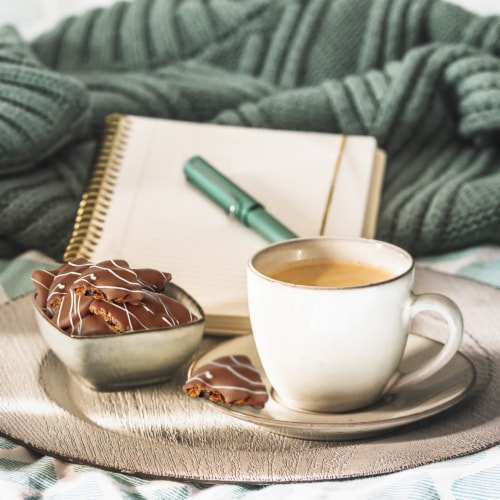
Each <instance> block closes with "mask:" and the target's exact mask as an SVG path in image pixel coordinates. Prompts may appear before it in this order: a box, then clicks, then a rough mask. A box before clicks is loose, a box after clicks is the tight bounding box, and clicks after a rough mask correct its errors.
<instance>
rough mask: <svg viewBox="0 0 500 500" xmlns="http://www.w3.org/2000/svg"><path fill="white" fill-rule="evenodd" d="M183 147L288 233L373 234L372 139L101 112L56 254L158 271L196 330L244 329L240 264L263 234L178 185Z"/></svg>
mask: <svg viewBox="0 0 500 500" xmlns="http://www.w3.org/2000/svg"><path fill="white" fill-rule="evenodd" d="M194 155H200V156H202V157H204V158H205V159H206V160H207V161H209V162H210V163H211V164H212V165H214V166H216V167H217V168H218V169H219V170H220V171H221V172H222V173H223V174H224V175H226V176H227V177H229V178H230V179H232V180H233V181H234V182H235V183H237V184H238V185H239V186H240V187H241V188H243V189H244V190H245V191H247V192H248V193H249V194H251V195H253V196H254V197H255V198H257V199H258V201H259V202H261V203H262V204H263V205H264V206H265V207H266V209H267V210H268V211H269V212H270V213H271V214H273V215H274V216H275V217H276V218H278V220H280V221H281V222H283V223H284V224H285V225H286V226H288V227H289V228H290V229H291V230H292V231H294V232H295V233H296V234H298V235H299V236H313V235H321V234H324V235H339V236H365V237H373V236H374V234H375V229H376V223H377V213H378V206H379V198H380V191H381V186H382V180H383V173H384V166H385V154H384V152H383V151H381V150H380V149H379V148H377V144H376V141H375V139H374V138H373V137H366V136H344V135H337V134H328V133H317V132H296V131H283V130H269V129H256V128H245V127H233V126H226V125H215V124H204V123H193V122H183V121H176V120H167V119H159V118H149V117H141V116H133V115H110V116H109V117H107V121H106V127H105V132H104V135H103V138H102V145H101V150H100V154H99V156H98V158H97V160H96V164H95V168H94V173H93V176H92V179H91V181H90V183H89V185H88V188H87V190H86V192H85V194H84V195H83V197H82V200H81V203H80V207H79V210H78V214H77V217H76V220H75V225H74V229H73V234H72V237H71V240H70V242H69V243H68V246H67V249H66V253H65V257H64V259H65V260H66V261H68V260H73V259H75V258H77V257H86V258H87V259H90V260H93V261H99V260H106V259H109V258H122V259H125V260H127V261H128V262H129V264H130V265H131V266H132V267H154V268H157V269H160V270H162V271H168V272H170V273H171V274H172V276H173V281H174V282H175V283H176V284H177V285H179V286H180V287H182V288H184V289H185V290H186V291H187V292H188V293H190V294H191V295H192V296H193V297H194V298H195V299H196V300H197V301H198V302H199V303H200V304H201V306H202V308H203V309H204V311H205V314H206V317H207V321H206V332H207V333H214V334H223V335H224V334H243V333H249V332H250V321H249V318H248V309H247V298H246V263H247V260H248V258H249V257H250V256H251V255H252V254H253V253H254V252H256V251H257V250H259V249H260V248H263V247H264V246H265V245H267V244H268V242H267V241H265V240H264V239H263V238H262V237H261V236H260V235H259V234H257V233H255V232H254V231H252V230H251V229H249V228H248V227H246V226H244V225H243V224H241V223H240V222H238V221H237V220H234V219H232V218H230V217H228V215H227V214H226V213H225V212H224V211H223V210H222V209H221V208H220V207H218V206H217V205H215V204H214V203H213V202H212V201H211V200H209V199H208V198H206V197H205V196H204V195H203V194H201V193H200V192H199V191H198V190H197V189H196V188H195V187H193V186H192V185H191V184H189V183H188V181H187V180H186V179H185V177H184V174H183V165H184V164H185V162H186V161H187V160H188V159H189V158H190V157H192V156H194Z"/></svg>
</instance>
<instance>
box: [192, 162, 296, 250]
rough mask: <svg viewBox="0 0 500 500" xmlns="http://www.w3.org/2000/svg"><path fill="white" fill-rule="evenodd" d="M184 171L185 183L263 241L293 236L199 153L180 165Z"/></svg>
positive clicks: (294, 236) (273, 240)
mask: <svg viewBox="0 0 500 500" xmlns="http://www.w3.org/2000/svg"><path fill="white" fill-rule="evenodd" d="M184 174H185V176H186V178H187V179H188V181H189V182H191V183H192V184H193V185H194V186H196V187H197V188H198V189H199V190H200V191H201V192H202V193H204V194H205V195H206V196H208V197H209V198H210V199H211V200H213V201H215V203H217V204H218V205H219V206H220V207H222V208H223V209H224V210H225V211H226V212H227V213H228V215H229V216H232V217H235V218H236V219H238V220H239V221H241V222H242V223H243V224H244V225H245V226H248V227H251V228H252V229H254V230H255V231H257V232H258V233H259V234H260V235H261V236H263V237H264V238H265V239H266V240H267V241H270V242H271V243H274V242H276V241H282V240H288V239H291V238H296V237H297V235H296V234H295V233H293V232H292V231H290V229H288V228H287V227H285V226H284V225H283V224H282V223H281V222H279V221H278V220H277V219H275V218H274V217H273V216H272V215H271V214H270V213H269V212H267V211H266V209H265V208H264V207H263V205H262V204H261V203H259V202H258V201H257V200H256V199H255V198H253V197H252V196H250V195H249V194H248V193H246V192H245V191H243V190H242V189H241V188H239V187H238V186H237V185H236V184H234V182H232V181H231V180H229V179H228V178H227V177H226V176H225V175H223V174H221V173H220V172H219V171H217V170H216V169H215V168H214V167H213V166H212V165H210V164H209V163H208V162H207V161H205V160H204V159H203V158H201V157H199V156H193V157H192V158H190V159H189V160H188V161H187V162H186V164H185V165H184Z"/></svg>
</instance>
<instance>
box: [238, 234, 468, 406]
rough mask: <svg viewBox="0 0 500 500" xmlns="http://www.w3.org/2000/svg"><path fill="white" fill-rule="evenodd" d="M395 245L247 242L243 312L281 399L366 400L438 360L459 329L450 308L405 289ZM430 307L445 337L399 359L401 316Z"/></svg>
mask: <svg viewBox="0 0 500 500" xmlns="http://www.w3.org/2000/svg"><path fill="white" fill-rule="evenodd" d="M413 280H414V261H413V259H412V257H411V255H410V254H409V253H408V252H406V251H405V250H403V249H401V248H399V247H397V246H395V245H392V244H389V243H385V242H382V241H376V240H370V239H364V238H330V237H316V238H297V239H292V240H287V241H283V242H280V243H275V244H273V245H270V246H268V247H266V248H264V249H263V250H261V251H259V252H257V253H256V254H255V255H254V256H253V257H252V258H251V259H250V261H249V264H248V269H247V283H248V304H249V311H250V321H251V325H252V332H253V336H254V339H255V344H256V347H257V351H258V354H259V357H260V360H261V362H262V365H263V367H264V370H265V372H266V375H267V377H268V379H269V381H270V383H271V385H272V386H273V389H274V391H275V392H276V393H277V396H278V398H279V399H280V401H281V402H282V403H283V404H284V405H286V406H289V407H291V408H294V409H299V410H307V411H316V412H340V411H350V410H355V409H360V408H363V407H366V406H369V405H371V404H373V403H375V402H376V401H378V400H379V399H381V398H382V397H383V396H384V395H386V394H388V393H389V392H398V391H401V390H404V389H405V387H408V386H410V385H412V384H416V383H418V382H420V381H422V380H424V379H426V378H428V377H430V376H432V375H433V374H434V373H436V372H437V371H438V370H440V369H441V368H443V367H444V366H445V365H446V364H447V363H448V362H449V361H450V359H451V358H452V357H453V356H454V355H455V353H456V352H457V350H458V348H459V346H460V343H461V341H462V335H463V321H462V315H461V313H460V310H459V309H458V307H457V306H456V304H455V303H454V302H452V301H451V300H450V299H449V298H447V297H445V296H443V295H439V294H432V293H428V294H420V295H415V294H414V293H413V292H412V286H413ZM427 310H429V311H434V312H437V313H438V314H440V315H441V316H442V317H443V318H444V319H445V320H446V322H447V324H448V331H449V334H448V339H447V342H446V343H445V344H444V345H443V347H442V348H441V350H440V351H439V352H438V353H437V354H436V355H435V356H434V357H432V358H431V359H429V360H428V361H426V362H425V363H424V364H423V365H422V366H420V367H418V368H416V369H415V370H413V371H410V372H409V373H402V372H401V371H400V370H399V366H400V364H401V361H402V359H403V355H404V350H405V346H406V342H407V338H408V334H409V331H410V324H411V320H412V319H413V318H414V317H415V316H416V315H417V314H419V313H421V312H423V311H427Z"/></svg>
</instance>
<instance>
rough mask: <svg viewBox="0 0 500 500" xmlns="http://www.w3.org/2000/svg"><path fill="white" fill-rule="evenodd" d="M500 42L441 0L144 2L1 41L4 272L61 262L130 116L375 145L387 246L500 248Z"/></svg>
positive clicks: (11, 33) (0, 33) (490, 27)
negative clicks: (109, 118) (115, 125)
mask: <svg viewBox="0 0 500 500" xmlns="http://www.w3.org/2000/svg"><path fill="white" fill-rule="evenodd" d="M0 21H1V20H0ZM499 35H500V19H499V18H498V17H494V16H492V17H481V16H478V15H475V14H472V13H469V12H467V11H465V10H463V9H461V8H460V7H458V6H456V5H452V4H448V3H445V2H442V1H438V0H376V1H372V0H246V1H244V2H242V1H237V0H212V1H210V2H207V1H203V0H179V1H175V2H174V1H166V0H135V1H132V2H117V3H115V4H113V5H112V6H110V7H107V8H101V9H94V10H91V11H88V12H86V13H84V14H81V15H78V16H74V17H71V18H68V19H67V20H64V21H62V22H61V23H60V24H58V25H57V26H55V27H54V28H53V29H52V30H50V31H48V32H46V33H44V34H42V35H40V36H38V37H37V38H36V39H34V40H31V41H29V43H28V42H27V41H26V40H23V39H22V38H21V37H20V36H19V34H18V32H17V31H16V29H15V28H13V27H12V26H3V27H0V137H1V141H0V257H3V258H8V257H12V256H14V255H17V254H19V253H20V252H23V251H25V250H29V249H37V250H39V251H41V252H43V253H44V254H46V255H50V256H51V257H53V258H55V259H60V258H61V256H62V253H63V251H64V247H65V245H66V243H67V241H68V239H69V236H70V233H71V229H72V221H73V219H74V216H75V212H76V210H77V205H78V202H79V199H80V196H81V194H82V191H83V189H84V187H85V184H86V182H87V179H88V176H89V173H90V171H91V167H92V162H93V158H94V154H95V151H96V145H97V140H98V138H99V134H100V132H101V129H102V124H103V119H104V116H106V115H107V114H109V113H113V112H119V113H132V114H140V115H148V116H155V117H166V118H173V119H182V120H191V121H199V122H214V123H220V124H231V125H241V126H250V127H270V128H281V129H298V130H315V131H324V132H343V133H349V134H370V135H373V136H375V137H376V138H377V140H378V141H379V144H380V146H381V147H383V148H384V149H386V150H387V153H388V164H387V174H386V178H385V183H384V188H383V197H382V203H381V212H380V218H379V225H378V233H377V237H378V238H380V239H384V240H389V241H392V242H395V243H397V244H400V245H402V246H403V247H405V248H407V249H408V250H410V251H411V252H412V253H413V254H414V255H430V254H435V253H439V252H444V251H450V250H458V249H461V248H466V247H469V246H471V245H477V244H484V243H498V242H499V241H500V231H499V229H500V203H499V201H498V200H499V197H498V193H499V192H500V161H499V160H500V156H499V149H498V143H499V142H500V141H499V137H500V134H499V130H500V112H499V111H500V60H499V57H498V56H499V55H500V42H499V39H500V37H499ZM172 147H175V145H174V144H172ZM221 147H223V145H221ZM311 161H314V159H311Z"/></svg>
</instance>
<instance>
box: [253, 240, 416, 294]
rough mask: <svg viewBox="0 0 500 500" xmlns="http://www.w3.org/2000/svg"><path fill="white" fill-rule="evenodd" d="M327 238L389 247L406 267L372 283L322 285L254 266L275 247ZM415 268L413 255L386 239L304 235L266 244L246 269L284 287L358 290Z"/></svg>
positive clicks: (378, 284) (400, 276)
mask: <svg viewBox="0 0 500 500" xmlns="http://www.w3.org/2000/svg"><path fill="white" fill-rule="evenodd" d="M320 239H322V240H329V241H339V242H351V243H354V242H359V243H362V244H367V245H380V246H383V247H386V248H389V249H391V250H393V251H395V252H398V253H400V254H402V255H403V256H404V257H406V258H407V259H408V261H409V265H408V267H407V268H406V269H405V270H404V271H402V272H399V273H396V274H395V275H394V276H391V277H390V278H388V279H385V280H381V281H376V282H374V283H363V284H360V285H351V286H324V285H302V284H297V283H288V282H286V281H280V280H277V279H276V278H272V277H270V276H268V275H266V274H264V273H263V272H261V271H259V270H258V269H257V267H256V266H255V264H254V263H255V260H257V259H258V258H259V257H260V256H262V255H263V254H265V253H267V252H271V251H273V250H274V249H275V248H277V247H282V246H287V245H290V244H297V245H299V244H300V243H307V242H309V241H317V240H320ZM414 268H415V260H414V258H413V256H412V255H411V254H410V253H409V252H408V251H407V250H405V249H404V248H401V247H400V246H398V245H395V244H394V243H390V242H388V241H382V240H377V239H373V238H365V237H341V236H304V237H297V238H291V239H288V240H283V241H278V242H276V243H271V244H270V245H267V246H266V247H264V248H262V249H260V250H258V251H257V252H255V253H254V254H253V255H252V256H251V257H250V258H249V259H248V263H247V269H248V270H249V271H251V272H253V273H254V274H255V275H257V276H259V277H261V278H263V279H265V280H267V281H270V282H272V283H277V284H279V285H281V286H285V287H290V288H301V289H312V290H358V289H366V288H371V287H377V286H381V285H385V284H387V283H391V282H394V281H397V280H400V279H401V278H403V277H404V276H407V275H408V274H411V273H412V272H413V270H414Z"/></svg>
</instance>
